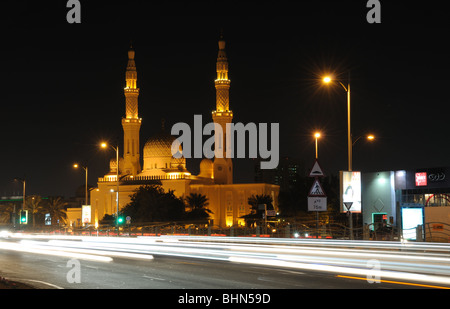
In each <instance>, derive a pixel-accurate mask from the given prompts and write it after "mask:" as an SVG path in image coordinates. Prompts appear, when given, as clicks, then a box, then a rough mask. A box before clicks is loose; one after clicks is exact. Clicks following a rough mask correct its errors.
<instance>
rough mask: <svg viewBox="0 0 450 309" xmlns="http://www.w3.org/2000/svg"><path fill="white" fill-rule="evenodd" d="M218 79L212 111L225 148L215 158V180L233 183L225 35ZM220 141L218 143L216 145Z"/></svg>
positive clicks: (220, 51)
mask: <svg viewBox="0 0 450 309" xmlns="http://www.w3.org/2000/svg"><path fill="white" fill-rule="evenodd" d="M216 71H217V79H216V80H215V86H216V110H215V111H213V112H212V118H213V121H214V123H217V124H220V125H221V127H222V131H223V148H222V149H220V148H219V151H221V153H222V154H223V155H222V158H218V157H217V155H216V158H215V159H214V182H215V183H216V184H231V183H233V162H232V161H231V158H226V149H227V147H230V146H231V145H227V144H226V140H227V138H226V124H227V123H231V120H232V119H233V112H232V111H230V96H229V91H230V80H229V79H228V60H227V55H226V52H225V40H224V39H223V36H222V35H221V36H220V39H219V54H218V56H217V64H216ZM218 144H219V147H220V142H219V143H216V145H218Z"/></svg>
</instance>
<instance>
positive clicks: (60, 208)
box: [42, 197, 67, 225]
mask: <svg viewBox="0 0 450 309" xmlns="http://www.w3.org/2000/svg"><path fill="white" fill-rule="evenodd" d="M66 206H67V203H66V202H64V201H63V199H62V198H61V197H50V198H49V199H48V202H47V203H46V204H45V205H44V206H43V207H42V211H43V212H44V213H49V214H50V218H52V225H54V223H55V222H59V224H61V223H63V224H64V223H66V219H67V213H66V209H65V207H66Z"/></svg>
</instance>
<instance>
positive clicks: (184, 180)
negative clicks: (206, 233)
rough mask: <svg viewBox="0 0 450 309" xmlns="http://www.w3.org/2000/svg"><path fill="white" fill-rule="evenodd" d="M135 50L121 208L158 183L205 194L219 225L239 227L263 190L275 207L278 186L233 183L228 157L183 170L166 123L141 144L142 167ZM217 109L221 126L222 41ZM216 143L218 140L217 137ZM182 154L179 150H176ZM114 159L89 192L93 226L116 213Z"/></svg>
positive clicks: (224, 101) (224, 96)
mask: <svg viewBox="0 0 450 309" xmlns="http://www.w3.org/2000/svg"><path fill="white" fill-rule="evenodd" d="M134 56H135V52H134V51H133V50H130V51H129V52H128V66H127V70H126V87H125V89H124V92H125V104H126V109H125V111H126V114H125V115H126V116H125V118H123V119H122V126H123V130H124V145H123V148H122V149H123V158H120V159H119V209H121V208H123V207H124V206H125V205H127V204H128V203H129V202H130V195H131V194H133V193H134V191H135V190H136V189H137V188H138V187H139V186H142V185H146V184H152V183H156V182H161V184H162V187H163V188H164V190H166V191H167V190H169V189H170V190H174V194H175V195H176V196H178V197H185V196H187V195H189V194H190V193H200V194H203V195H205V196H207V198H208V202H209V206H208V208H209V209H210V210H211V211H212V212H213V213H212V214H211V219H212V224H213V225H215V226H219V227H226V226H232V225H240V224H243V223H244V220H243V219H240V218H239V217H241V216H243V215H246V214H248V213H250V205H248V203H247V200H248V198H249V197H250V196H252V195H257V194H258V195H261V194H267V195H270V196H271V197H272V199H273V201H274V202H273V204H274V207H275V209H277V200H278V192H279V186H277V185H273V184H266V183H253V184H234V183H233V164H232V161H231V159H229V158H225V155H223V157H224V158H215V159H214V161H212V160H210V159H203V160H202V161H201V163H200V173H199V174H198V175H192V174H191V173H190V172H189V171H188V170H187V169H186V159H185V158H184V157H181V158H174V157H173V156H172V151H171V147H172V142H173V141H174V140H175V137H174V136H172V135H170V134H169V133H167V132H166V131H165V130H164V123H163V125H162V130H161V132H160V133H158V134H156V135H155V136H153V137H150V138H149V139H148V140H147V141H146V143H145V145H144V147H143V167H142V168H141V165H140V154H139V148H140V145H139V129H140V126H141V121H142V120H141V118H139V116H138V95H139V88H137V70H136V65H135V61H134ZM216 71H217V79H216V80H215V88H216V110H215V111H213V112H212V118H213V121H214V122H215V123H218V124H220V125H221V126H222V128H223V132H224V133H225V132H226V130H225V126H226V124H227V123H230V122H231V121H232V118H233V113H232V112H231V110H230V109H229V102H230V99H229V89H230V80H229V79H228V60H227V57H226V53H225V41H224V39H223V37H221V38H220V40H219V53H218V58H217V65H216ZM225 140H226V138H225V136H224V141H223V149H222V153H223V154H225V151H226V148H227V147H229V145H226V143H225ZM219 142H220V141H219ZM180 152H181V153H182V149H180ZM116 173H117V162H116V160H115V159H113V160H111V161H110V171H109V173H108V174H106V175H105V176H104V177H101V178H99V180H98V186H97V188H94V189H93V190H92V191H91V212H92V216H91V218H92V220H91V224H97V223H98V221H99V220H101V219H102V218H103V217H104V215H105V214H115V213H116V207H117V206H116V205H117V204H116V189H117V180H116Z"/></svg>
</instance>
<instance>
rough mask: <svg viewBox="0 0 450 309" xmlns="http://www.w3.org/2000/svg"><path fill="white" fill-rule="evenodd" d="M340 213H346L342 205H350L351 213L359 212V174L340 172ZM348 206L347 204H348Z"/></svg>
mask: <svg viewBox="0 0 450 309" xmlns="http://www.w3.org/2000/svg"><path fill="white" fill-rule="evenodd" d="M339 176H340V193H341V212H347V211H348V210H347V208H346V207H345V204H344V203H350V202H351V203H352V204H351V211H352V212H357V213H360V212H361V172H352V171H340V172H339ZM348 205H349V204H348Z"/></svg>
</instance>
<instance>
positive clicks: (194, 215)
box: [185, 193, 213, 220]
mask: <svg viewBox="0 0 450 309" xmlns="http://www.w3.org/2000/svg"><path fill="white" fill-rule="evenodd" d="M185 200H186V206H188V207H189V208H190V211H189V212H188V213H187V218H188V219H191V220H195V219H200V220H205V219H208V218H209V214H212V213H213V212H212V211H211V210H210V209H208V208H206V207H207V206H208V205H209V202H208V198H207V197H206V196H205V195H203V194H200V193H191V194H189V195H188V196H186V198H185Z"/></svg>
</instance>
